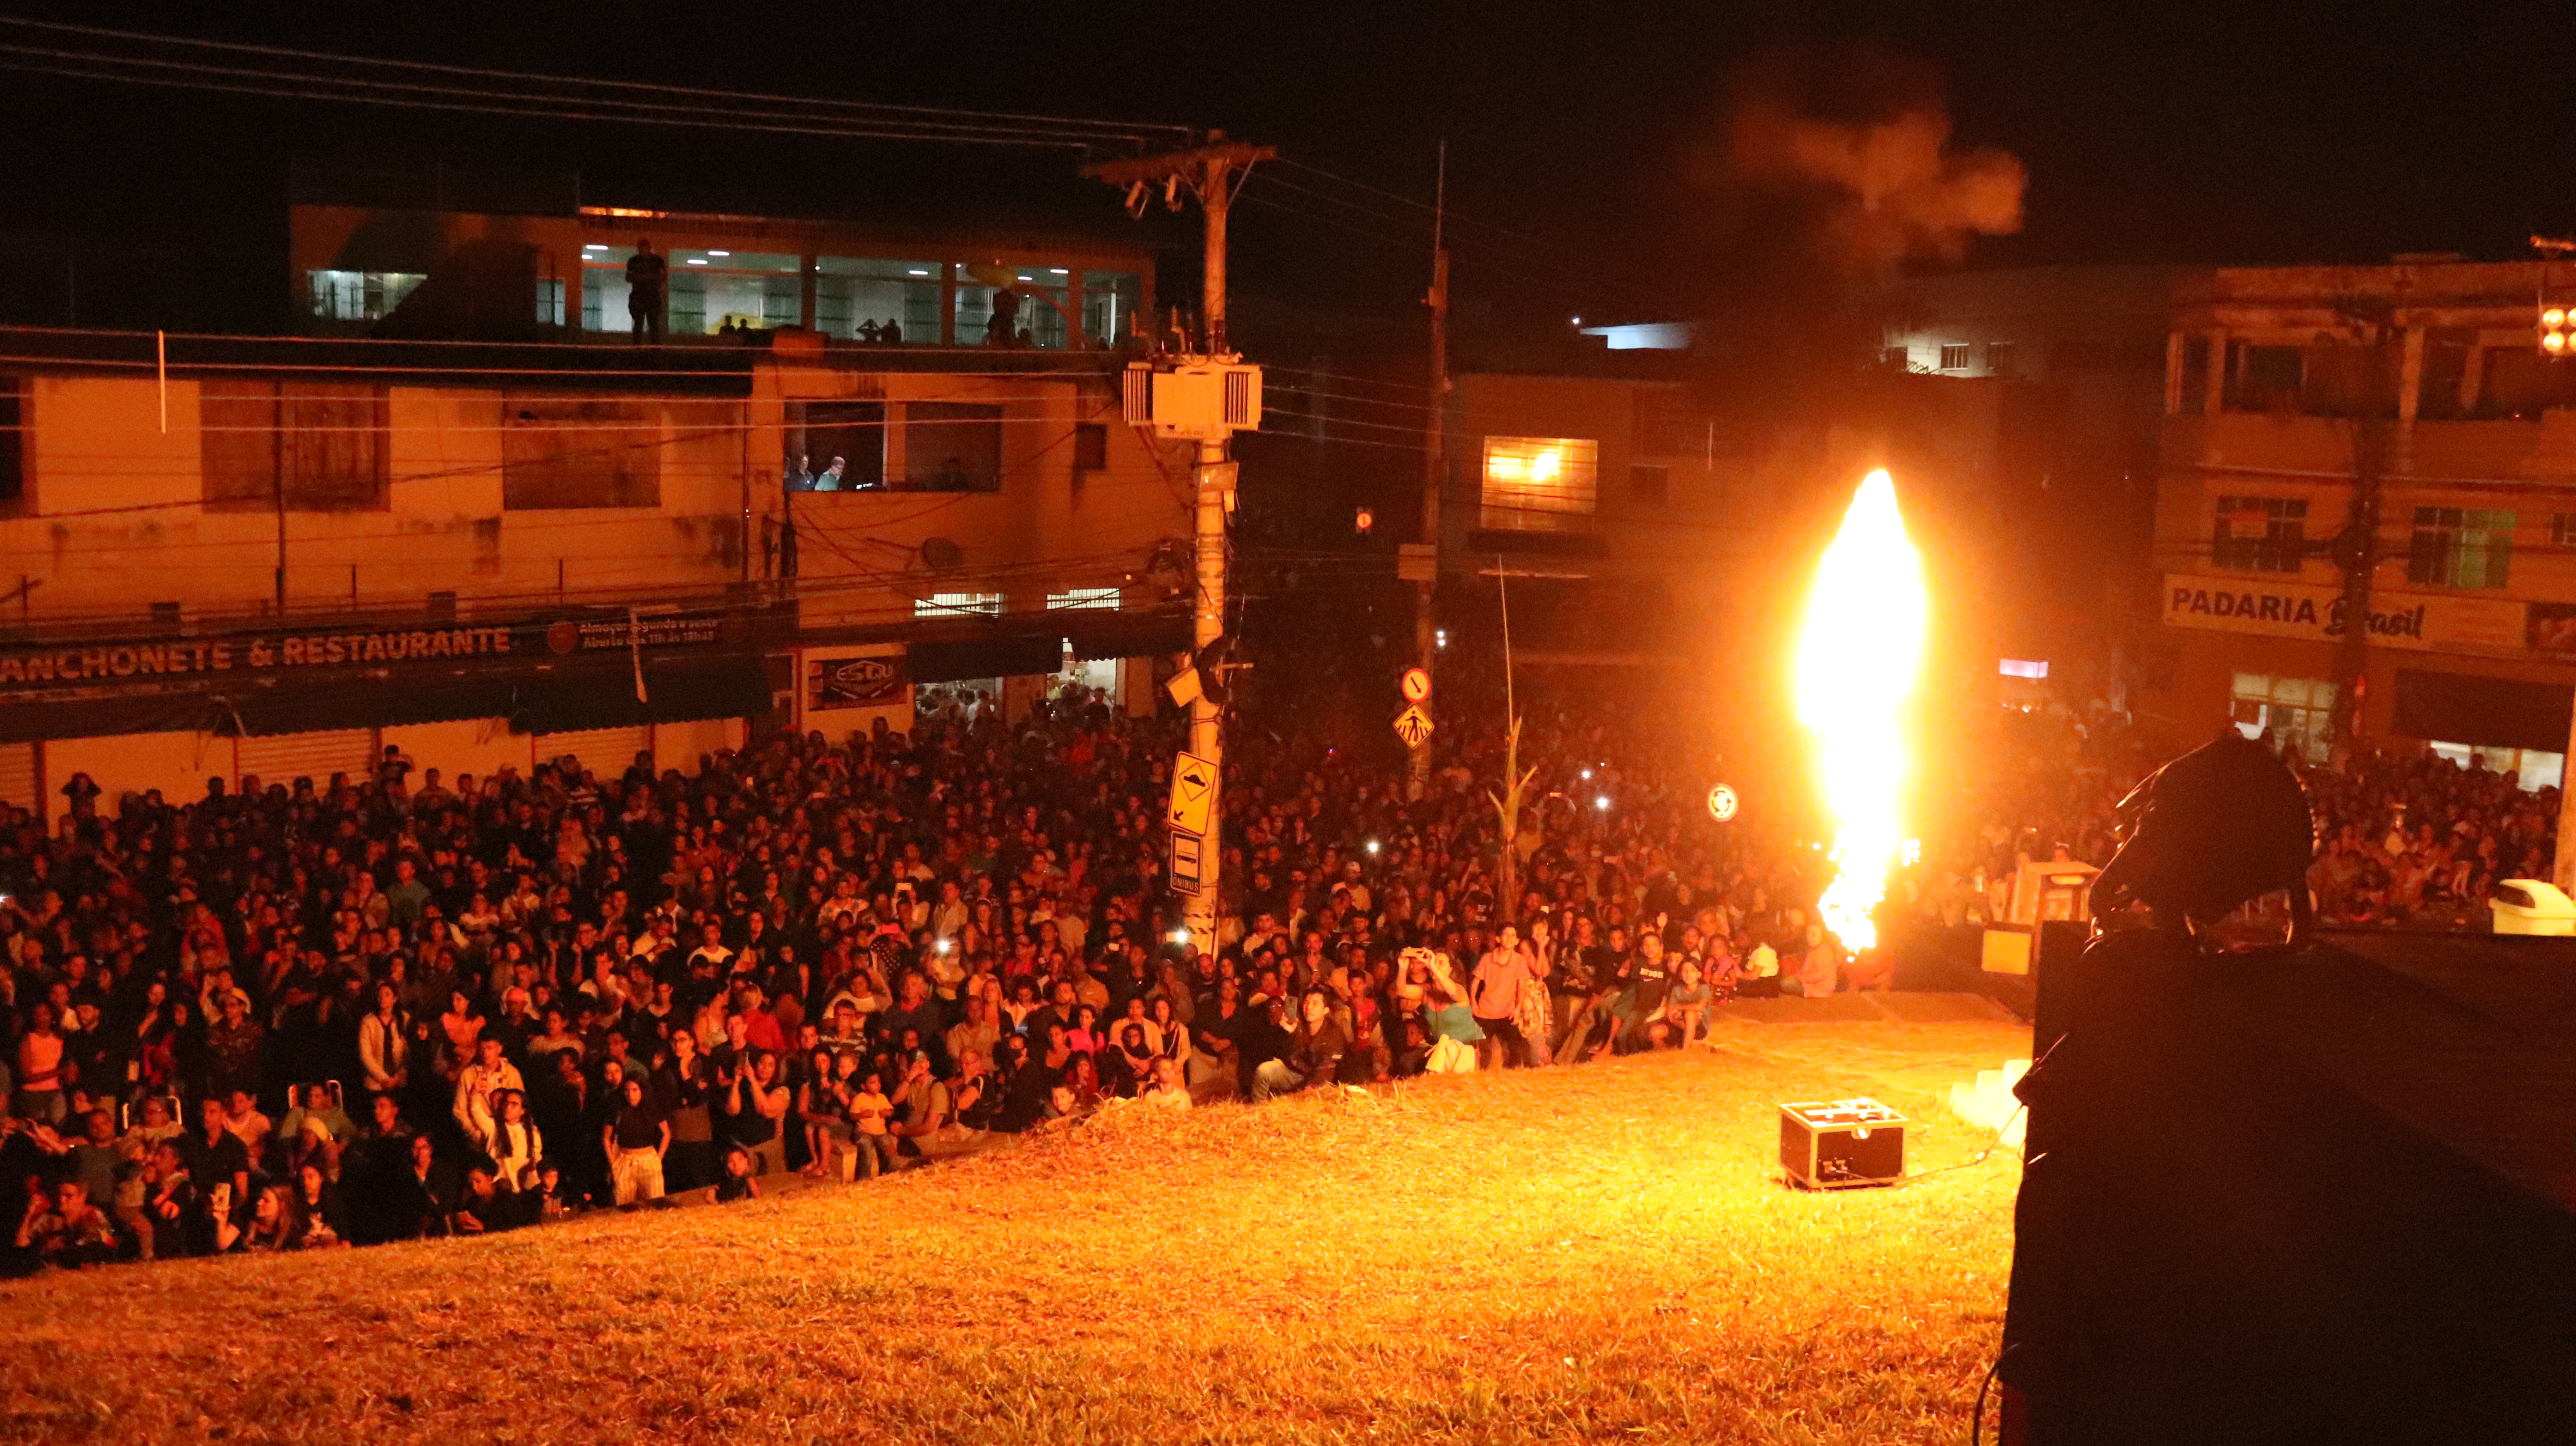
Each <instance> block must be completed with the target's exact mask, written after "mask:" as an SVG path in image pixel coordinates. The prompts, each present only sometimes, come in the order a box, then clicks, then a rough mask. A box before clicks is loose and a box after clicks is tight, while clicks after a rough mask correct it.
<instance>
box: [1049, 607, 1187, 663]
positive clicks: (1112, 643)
mask: <svg viewBox="0 0 2576 1446" xmlns="http://www.w3.org/2000/svg"><path fill="white" fill-rule="evenodd" d="M1059 616H1061V617H1064V618H1065V619H1067V621H1068V622H1069V623H1070V624H1071V625H1070V626H1068V627H1067V628H1066V629H1065V632H1066V634H1067V636H1069V637H1071V638H1072V639H1073V655H1074V656H1075V657H1077V658H1081V659H1083V660H1084V661H1086V662H1087V661H1089V660H1091V659H1093V658H1143V657H1150V656H1152V655H1154V654H1156V653H1186V652H1188V651H1189V650H1190V619H1189V616H1188V615H1187V614H1185V613H1118V612H1098V613H1090V614H1087V615H1086V614H1083V613H1063V614H1059Z"/></svg>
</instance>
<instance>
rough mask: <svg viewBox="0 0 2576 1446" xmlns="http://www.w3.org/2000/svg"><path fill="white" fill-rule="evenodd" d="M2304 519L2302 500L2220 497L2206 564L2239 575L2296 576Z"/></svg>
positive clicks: (2305, 511)
mask: <svg viewBox="0 0 2576 1446" xmlns="http://www.w3.org/2000/svg"><path fill="white" fill-rule="evenodd" d="M2307 517H2308V503H2307V499H2306V498H2304V497H2221V498H2219V499H2218V522H2217V525H2216V527H2215V528H2214V529H2213V530H2212V532H2211V534H2210V539H2209V560H2210V562H2211V563H2212V564H2214V565H2216V566H2218V567H2225V568H2234V569H2236V570H2238V571H2242V572H2297V571H2298V570H2299V564H2300V563H2301V561H2302V560H2303V559H2304V558H2305V557H2306V555H2307V547H2306V540H2305V536H2304V534H2305V532H2306V530H2307Z"/></svg>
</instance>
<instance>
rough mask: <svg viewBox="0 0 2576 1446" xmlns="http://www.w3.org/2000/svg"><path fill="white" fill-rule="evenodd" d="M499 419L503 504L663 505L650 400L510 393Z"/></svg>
mask: <svg viewBox="0 0 2576 1446" xmlns="http://www.w3.org/2000/svg"><path fill="white" fill-rule="evenodd" d="M501 418H502V425H501V506H502V508H503V509H504V510H506V511H511V512H523V511H537V510H544V509H549V508H558V507H659V506H661V505H662V427H661V418H660V416H659V414H658V413H657V412H656V411H655V410H654V408H653V407H652V405H651V404H650V403H646V402H635V401H624V400H601V401H576V400H571V399H567V398H561V397H509V398H505V399H504V400H503V402H502V405H501Z"/></svg>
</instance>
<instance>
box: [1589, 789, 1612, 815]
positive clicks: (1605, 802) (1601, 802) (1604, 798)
mask: <svg viewBox="0 0 2576 1446" xmlns="http://www.w3.org/2000/svg"><path fill="white" fill-rule="evenodd" d="M1592 806H1593V807H1594V808H1597V809H1599V810H1601V811H1602V812H1603V813H1608V812H1609V811H1610V795H1608V794H1606V793H1605V794H1602V795H1601V796H1600V797H1598V798H1596V799H1594V800H1592Z"/></svg>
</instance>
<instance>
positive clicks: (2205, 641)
mask: <svg viewBox="0 0 2576 1446" xmlns="http://www.w3.org/2000/svg"><path fill="white" fill-rule="evenodd" d="M2344 612H2345V609H2344V602H2343V597H2342V594H2341V593H2340V592H2339V591H2338V590H2336V589H2334V588H2331V587H2320V586H2314V585H2309V584H2302V583H2293V582H2282V581H2270V580H2265V579H2258V578H2247V577H2242V576H2234V577H2230V576H2215V575H2199V574H2186V573H2175V574H2169V575H2168V576H2167V577H2166V578H2165V585H2164V621H2165V624H2166V626H2167V627H2168V628H2170V629H2172V630H2173V631H2172V633H2171V635H2170V636H2171V637H2172V638H2173V639H2174V640H2175V641H2176V643H2177V645H2178V652H2179V658H2180V666H2179V667H2178V668H2177V669H2176V671H2175V674H2174V676H2173V678H2172V680H2171V681H2172V683H2173V689H2172V693H2171V695H2170V696H2169V697H2168V698H2167V699H2164V700H2157V701H2155V702H2153V703H2151V707H2152V708H2153V709H2154V711H2157V712H2160V713H2165V712H2167V711H2168V710H2170V713H2169V717H2170V721H2172V722H2174V723H2175V724H2177V725H2180V726H2181V727H2183V728H2184V729H2185V731H2186V732H2196V731H2197V730H2198V729H2199V727H2200V726H2202V724H2203V722H2204V720H2205V722H2206V724H2207V726H2210V727H2213V728H2214V727H2216V726H2218V725H2219V724H2220V723H2221V722H2222V720H2223V722H2224V723H2227V724H2232V725H2234V727H2235V728H2236V729H2237V731H2238V732H2240V733H2243V734H2244V735H2245V736H2246V737H2249V738H2262V737H2268V738H2270V739H2272V740H2273V741H2274V742H2275V743H2277V744H2279V745H2281V746H2282V747H2284V748H2287V749H2289V750H2291V751H2293V752H2295V753H2298V754H2299V755H2301V756H2303V757H2306V758H2308V759H2310V760H2315V761H2321V760H2323V759H2324V758H2325V757H2326V756H2327V755H2328V753H2329V752H2330V750H2331V749H2332V747H2333V742H2334V740H2333V733H2332V725H2331V719H2332V717H2333V714H2334V710H2335V705H2336V701H2337V695H2338V693H2339V690H2340V687H2341V686H2342V685H2341V682H2340V680H2338V679H2337V678H2336V676H2335V675H2336V671H2337V667H2338V654H2339V651H2340V648H2341V645H2342V639H2343V635H2344V628H2345V620H2344ZM2366 626H2367V627H2368V628H2369V631H2370V644H2371V647H2370V655H2369V656H2370V663H2369V666H2368V668H2367V669H2366V670H2365V672H2364V673H2363V675H2362V679H2361V696H2360V697H2359V699H2358V700H2357V701H2358V703H2359V705H2360V714H2361V722H2362V728H2363V731H2364V732H2365V733H2367V734H2368V735H2369V736H2371V737H2374V738H2379V739H2383V740H2393V741H2399V742H2404V743H2414V744H2420V745H2423V746H2425V747H2426V748H2428V749H2429V750H2430V751H2431V752H2433V753H2434V754H2436V755H2438V756H2441V757H2445V758H2450V759H2452V760H2453V761H2455V762H2460V763H2464V764H2465V763H2468V762H2471V761H2475V762H2477V763H2478V764H2480V765H2482V766H2484V767H2487V768H2490V769H2495V770H2497V771H2505V770H2508V769H2509V770H2512V771H2515V772H2517V773H2519V774H2520V775H2521V782H2522V785H2523V786H2524V787H2526V788H2539V787H2544V786H2549V785H2553V784H2555V783H2557V782H2558V780H2559V776H2560V774H2561V772H2562V771H2563V768H2564V762H2565V760H2564V756H2563V755H2564V753H2565V750H2566V746H2567V736H2568V728H2569V715H2570V707H2571V698H2572V697H2576V690H2571V685H2570V684H2571V668H2570V664H2571V663H2576V605H2571V604H2568V603H2560V602H2533V601H2520V600H2515V599H2510V598H2500V597H2471V596H2461V595H2457V594H2450V593H2431V592H2415V591H2401V590H2388V589H2382V590H2379V591H2375V592H2374V593H2373V594H2372V596H2371V608H2370V616H2369V618H2368V620H2367V623H2366Z"/></svg>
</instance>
